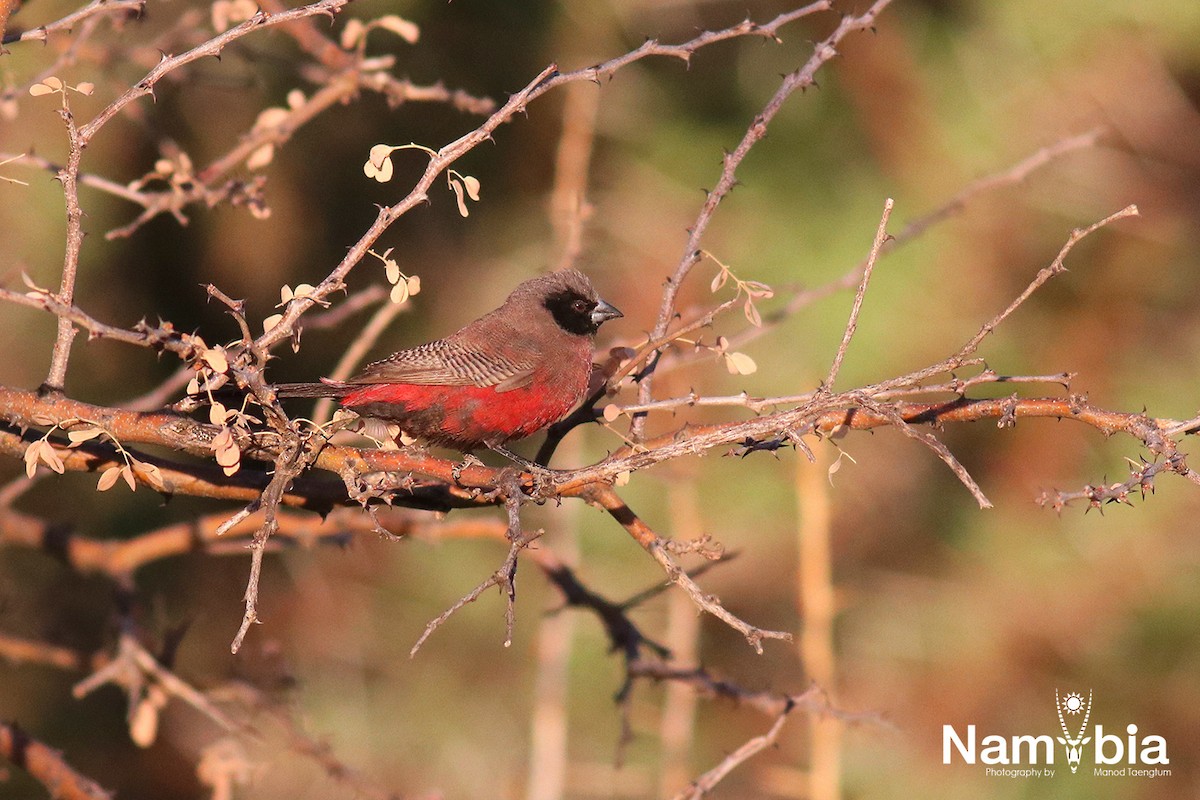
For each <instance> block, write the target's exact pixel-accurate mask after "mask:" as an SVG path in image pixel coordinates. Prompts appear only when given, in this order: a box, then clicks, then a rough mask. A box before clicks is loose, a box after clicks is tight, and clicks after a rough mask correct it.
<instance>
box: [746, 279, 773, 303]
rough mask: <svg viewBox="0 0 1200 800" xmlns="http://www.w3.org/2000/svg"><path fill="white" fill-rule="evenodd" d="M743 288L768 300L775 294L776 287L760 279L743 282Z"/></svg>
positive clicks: (753, 295)
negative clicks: (773, 287)
mask: <svg viewBox="0 0 1200 800" xmlns="http://www.w3.org/2000/svg"><path fill="white" fill-rule="evenodd" d="M742 288H744V289H745V290H746V293H747V294H748V295H750V296H751V297H755V298H762V299H764V300H767V299H770V298H772V297H774V296H775V290H774V289H772V288H771V287H770V286H767V285H766V284H765V283H760V282H758V281H746V282H745V283H743V284H742Z"/></svg>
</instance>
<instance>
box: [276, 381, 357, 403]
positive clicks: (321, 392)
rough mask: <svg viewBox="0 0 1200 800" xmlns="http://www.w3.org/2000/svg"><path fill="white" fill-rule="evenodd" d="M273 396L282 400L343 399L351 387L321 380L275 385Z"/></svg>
mask: <svg viewBox="0 0 1200 800" xmlns="http://www.w3.org/2000/svg"><path fill="white" fill-rule="evenodd" d="M274 388H275V394H277V395H278V396H279V397H282V398H284V399H287V398H290V397H343V396H344V395H345V394H346V393H347V392H349V391H350V389H351V387H350V386H348V385H347V384H344V383H339V382H337V381H331V380H328V379H324V380H322V381H321V382H320V383H277V384H275V387H274Z"/></svg>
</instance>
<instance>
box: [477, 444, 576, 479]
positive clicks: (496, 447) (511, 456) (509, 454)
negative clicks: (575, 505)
mask: <svg viewBox="0 0 1200 800" xmlns="http://www.w3.org/2000/svg"><path fill="white" fill-rule="evenodd" d="M487 448H488V449H489V450H491V451H492V452H494V453H499V454H500V455H502V456H504V457H505V458H507V459H508V460H509V461H512V462H514V463H516V464H520V465H521V466H522V467H524V468H525V469H526V470H527V471H529V472H532V473H533V474H535V475H537V474H538V473H542V474H545V473H550V474H554V473H556V472H565V470H561V469H550V467H547V466H545V465H544V464H538V463H537V462H535V461H530V460H529V459H527V458H525V457H524V456H519V455H517V454H516V453H514V452H513V451H512V450H509V449H508V448H507V447H505V446H504V445H502V444H489V445H487Z"/></svg>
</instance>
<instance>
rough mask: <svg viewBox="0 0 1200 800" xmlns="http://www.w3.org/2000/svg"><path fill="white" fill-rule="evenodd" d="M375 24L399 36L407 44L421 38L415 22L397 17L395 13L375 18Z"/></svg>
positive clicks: (414, 42)
mask: <svg viewBox="0 0 1200 800" xmlns="http://www.w3.org/2000/svg"><path fill="white" fill-rule="evenodd" d="M375 24H376V25H378V26H379V27H381V28H383V29H384V30H389V31H391V32H392V33H394V34H396V35H397V36H399V37H400V38H401V39H403V40H404V41H406V42H408V43H409V44H416V43H417V39H419V38H421V29H420V28H418V27H417V25H416V23H413V22H409V21H408V20H406V19H404V18H402V17H398V16H396V15H395V14H388V15H387V16H384V17H380V18H379V19H377V20H375Z"/></svg>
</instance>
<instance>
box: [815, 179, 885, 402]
mask: <svg viewBox="0 0 1200 800" xmlns="http://www.w3.org/2000/svg"><path fill="white" fill-rule="evenodd" d="M894 205H895V201H893V200H892V198H890V197H889V198H888V199H887V200H886V201H885V202H884V204H883V216H882V217H880V218H879V227H878V228H876V229H875V240H874V241H873V242H872V243H871V252H870V254H869V255H868V256H867V266H866V267H865V268H864V269H863V274H862V281H861V282H860V283H859V284H858V291H857V292H855V293H854V304H853V305H852V306H851V307H850V318H849V319H848V320H846V330H845V331H843V332H842V342H841V344H839V345H838V349H837V355H835V356H834V357H833V363H832V364H830V365H829V374H828V375H826V376H825V382H824V383H823V384H821V388H822V390H823V391H826V392H829V391H832V390H833V382H834V381H836V380H837V376H838V372H839V371H840V370H841V368H842V360H843V359H844V358H845V357H846V349H847V348H848V347H849V346H850V340H851V339H853V338H854V332H855V331H856V330H858V313H859V311H860V310H861V309H862V304H863V298H864V297H866V294H867V284H869V283H870V282H871V273H872V272H873V271H874V270H875V261H876V260H877V259H878V258H879V250H880V248H882V247H883V243H884V242H886V241H887V239H888V232H887V224H888V220H889V219H890V218H891V216H892V207H893V206H894Z"/></svg>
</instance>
